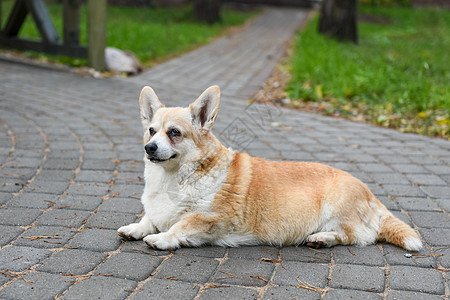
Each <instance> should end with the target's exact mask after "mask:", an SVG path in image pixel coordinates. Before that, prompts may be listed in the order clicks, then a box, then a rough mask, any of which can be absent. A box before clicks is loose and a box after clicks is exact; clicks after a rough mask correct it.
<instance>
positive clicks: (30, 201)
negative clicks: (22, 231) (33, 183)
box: [8, 193, 58, 209]
mask: <svg viewBox="0 0 450 300" xmlns="http://www.w3.org/2000/svg"><path fill="white" fill-rule="evenodd" d="M57 199H58V195H54V194H38V193H22V194H20V195H19V196H17V197H15V198H14V199H12V200H11V201H10V202H9V203H8V206H9V207H11V206H21V207H29V208H40V209H46V208H49V207H50V206H52V205H54V204H55V203H56V200H57Z"/></svg>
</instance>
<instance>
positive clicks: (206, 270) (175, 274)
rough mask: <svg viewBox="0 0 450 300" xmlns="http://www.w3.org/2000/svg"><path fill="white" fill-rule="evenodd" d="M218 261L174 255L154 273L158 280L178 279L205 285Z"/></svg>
mask: <svg viewBox="0 0 450 300" xmlns="http://www.w3.org/2000/svg"><path fill="white" fill-rule="evenodd" d="M218 264H219V263H218V261H217V260H215V259H214V258H206V257H200V256H187V255H186V256H184V255H175V256H173V257H171V258H169V259H168V260H167V261H165V262H164V263H163V264H162V265H161V267H160V268H159V269H158V272H157V273H156V275H155V276H156V277H157V278H160V279H167V278H169V279H174V280H176V279H178V280H182V281H188V282H199V283H205V282H207V281H208V280H209V278H210V277H211V275H212V274H213V272H214V271H215V270H216V268H217V265H218Z"/></svg>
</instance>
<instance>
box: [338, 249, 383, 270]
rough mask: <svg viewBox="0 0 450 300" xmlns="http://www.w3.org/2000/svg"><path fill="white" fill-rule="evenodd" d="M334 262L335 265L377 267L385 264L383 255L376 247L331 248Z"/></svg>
mask: <svg viewBox="0 0 450 300" xmlns="http://www.w3.org/2000/svg"><path fill="white" fill-rule="evenodd" d="M333 252H334V260H335V261H336V263H337V264H357V265H366V266H379V267H382V266H384V264H385V261H384V259H383V255H382V253H381V251H380V249H379V248H378V247H377V246H376V245H369V246H366V247H357V246H336V247H334V248H333Z"/></svg>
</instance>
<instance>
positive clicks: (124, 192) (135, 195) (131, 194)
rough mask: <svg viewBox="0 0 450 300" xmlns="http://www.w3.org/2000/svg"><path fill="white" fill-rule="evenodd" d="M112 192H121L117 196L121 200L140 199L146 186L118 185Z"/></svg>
mask: <svg viewBox="0 0 450 300" xmlns="http://www.w3.org/2000/svg"><path fill="white" fill-rule="evenodd" d="M112 192H119V194H118V195H117V196H118V197H121V198H132V199H140V198H141V195H142V193H143V192H144V186H143V185H137V184H126V185H125V184H116V185H115V186H114V187H113V188H112Z"/></svg>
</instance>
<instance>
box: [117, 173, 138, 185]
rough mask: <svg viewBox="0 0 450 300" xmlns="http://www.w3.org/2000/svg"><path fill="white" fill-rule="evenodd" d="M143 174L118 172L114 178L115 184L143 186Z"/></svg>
mask: <svg viewBox="0 0 450 300" xmlns="http://www.w3.org/2000/svg"><path fill="white" fill-rule="evenodd" d="M143 174H144V173H143V172H141V171H138V172H125V171H120V172H119V174H118V175H117V176H116V177H115V178H114V182H115V183H116V184H127V183H129V184H136V183H139V184H143V183H144V175H143Z"/></svg>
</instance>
